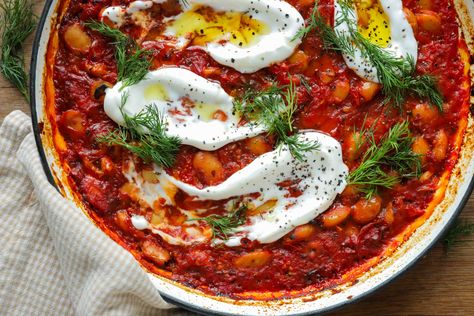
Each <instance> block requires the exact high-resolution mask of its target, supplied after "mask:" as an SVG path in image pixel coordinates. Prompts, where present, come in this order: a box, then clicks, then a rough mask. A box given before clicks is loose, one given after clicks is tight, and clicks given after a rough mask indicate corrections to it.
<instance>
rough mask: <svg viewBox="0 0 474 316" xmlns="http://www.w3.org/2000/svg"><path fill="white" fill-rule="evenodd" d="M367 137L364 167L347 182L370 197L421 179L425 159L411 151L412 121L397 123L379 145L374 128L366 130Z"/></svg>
mask: <svg viewBox="0 0 474 316" xmlns="http://www.w3.org/2000/svg"><path fill="white" fill-rule="evenodd" d="M361 137H362V135H361ZM364 137H365V139H367V140H366V141H365V142H368V145H369V148H368V149H367V151H366V152H365V154H364V155H363V157H362V162H361V164H360V165H359V166H358V167H357V168H356V169H355V170H353V171H352V172H350V174H349V176H348V179H347V180H348V181H347V182H348V183H349V184H352V185H356V186H358V188H359V189H360V190H361V192H363V193H364V194H365V195H366V197H367V198H370V197H371V196H373V195H374V194H375V193H377V190H378V189H379V188H381V187H382V188H387V189H390V188H392V187H393V186H394V185H395V184H397V183H399V182H400V181H401V179H403V178H413V177H419V176H420V174H421V160H420V156H419V155H418V154H415V153H414V152H413V151H412V149H411V147H412V144H413V137H412V136H411V133H410V129H409V123H408V121H404V122H402V123H397V124H395V125H394V126H393V127H392V128H391V129H390V130H389V131H388V133H387V134H386V135H385V136H384V137H383V138H382V139H381V141H380V142H379V143H376V141H375V139H374V135H373V130H371V129H370V130H367V131H365V135H364ZM387 170H389V171H392V172H388V171H387Z"/></svg>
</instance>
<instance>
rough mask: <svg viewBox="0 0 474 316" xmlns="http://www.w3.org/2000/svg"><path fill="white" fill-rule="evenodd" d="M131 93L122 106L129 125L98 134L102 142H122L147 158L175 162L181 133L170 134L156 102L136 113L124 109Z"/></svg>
mask: <svg viewBox="0 0 474 316" xmlns="http://www.w3.org/2000/svg"><path fill="white" fill-rule="evenodd" d="M126 101H127V96H126V95H124V96H122V103H121V106H120V110H121V112H122V116H123V118H124V121H125V124H124V125H125V127H118V128H117V129H116V130H114V131H112V132H110V133H108V134H106V135H104V136H100V137H98V138H97V141H98V142H100V143H106V144H108V145H118V146H122V147H124V148H126V149H128V150H129V151H131V152H132V153H134V154H135V155H137V156H138V157H140V158H142V159H143V160H144V161H146V162H150V161H153V162H154V163H156V164H157V165H159V166H162V167H171V166H173V164H174V162H175V158H176V154H177V153H178V150H179V146H180V144H181V141H180V139H179V138H177V137H171V136H168V135H166V133H165V131H166V124H165V121H164V119H163V115H162V114H161V113H160V112H159V110H158V109H157V107H156V106H155V105H153V104H151V105H148V106H147V107H146V108H145V109H144V110H142V111H140V112H139V113H138V114H136V115H134V116H129V115H127V113H125V111H124V110H123V107H124V105H125V103H126Z"/></svg>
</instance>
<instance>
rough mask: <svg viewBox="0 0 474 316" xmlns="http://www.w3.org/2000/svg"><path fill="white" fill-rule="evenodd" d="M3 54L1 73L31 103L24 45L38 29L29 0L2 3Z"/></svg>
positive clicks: (0, 20) (0, 19) (0, 23)
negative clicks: (23, 52) (36, 28)
mask: <svg viewBox="0 0 474 316" xmlns="http://www.w3.org/2000/svg"><path fill="white" fill-rule="evenodd" d="M0 10H1V17H0V31H1V34H2V54H1V65H0V71H1V72H2V75H3V76H4V77H5V79H7V80H8V81H9V82H10V83H12V84H13V85H14V86H15V87H16V88H17V89H18V90H19V91H20V93H21V94H22V95H23V96H24V97H25V99H26V100H27V101H29V95H28V75H27V74H26V70H25V62H24V59H23V56H22V50H23V43H24V41H25V40H26V38H27V37H28V36H29V35H30V34H31V33H32V32H33V31H34V29H35V27H36V16H35V14H34V13H33V4H32V3H30V2H29V1H28V0H4V1H2V3H0Z"/></svg>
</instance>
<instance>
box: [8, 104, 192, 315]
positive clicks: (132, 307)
mask: <svg viewBox="0 0 474 316" xmlns="http://www.w3.org/2000/svg"><path fill="white" fill-rule="evenodd" d="M171 307H172V306H171V305H169V304H167V303H166V302H164V301H163V299H162V298H161V297H160V295H159V294H158V292H157V291H156V289H155V288H154V287H153V285H152V284H151V283H150V281H149V280H148V278H147V277H146V275H145V273H144V272H143V271H142V270H141V268H140V267H139V265H138V264H137V263H136V262H135V261H134V259H133V258H132V256H131V255H130V254H129V253H128V252H126V251H125V250H124V249H122V248H121V247H120V246H119V245H117V244H115V243H114V242H113V241H112V240H110V239H109V238H108V237H107V236H105V234H103V233H102V232H100V231H99V230H98V229H96V228H95V227H94V225H92V224H91V223H90V222H89V220H88V219H87V218H86V217H85V215H83V214H82V213H81V212H80V211H78V210H77V209H75V208H73V207H71V205H70V204H69V202H68V201H66V200H65V199H63V198H62V197H61V196H60V194H59V193H58V192H57V191H56V190H55V189H54V188H53V187H52V186H51V185H50V184H49V183H48V181H47V179H46V176H45V174H44V171H43V169H42V165H41V162H40V158H39V155H38V151H37V149H36V144H35V141H34V137H33V134H32V131H31V120H30V118H29V117H28V116H27V115H25V114H24V113H22V112H20V111H15V112H12V113H11V114H10V115H8V116H7V117H6V118H5V120H4V122H3V124H2V126H1V128H0V315H22V316H23V315H28V316H29V315H48V316H53V315H61V316H62V315H86V316H91V315H114V316H116V315H162V316H164V315H190V314H189V313H187V312H184V311H178V310H176V309H175V310H171V311H166V310H164V309H169V308H171Z"/></svg>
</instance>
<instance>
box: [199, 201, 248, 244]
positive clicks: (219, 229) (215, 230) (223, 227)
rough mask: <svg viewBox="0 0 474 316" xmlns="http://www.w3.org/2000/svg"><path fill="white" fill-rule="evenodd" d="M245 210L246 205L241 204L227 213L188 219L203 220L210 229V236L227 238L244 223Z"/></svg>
mask: <svg viewBox="0 0 474 316" xmlns="http://www.w3.org/2000/svg"><path fill="white" fill-rule="evenodd" d="M246 212H247V205H242V206H240V207H239V208H237V209H236V210H234V211H231V212H229V213H228V214H227V215H216V214H212V215H209V216H206V217H201V218H193V219H190V221H204V222H206V223H207V224H208V225H209V226H211V229H212V237H213V238H218V239H223V240H227V239H229V237H228V235H229V234H232V233H233V232H234V231H235V229H236V228H237V227H239V226H241V225H243V224H245V213H246Z"/></svg>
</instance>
